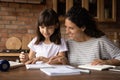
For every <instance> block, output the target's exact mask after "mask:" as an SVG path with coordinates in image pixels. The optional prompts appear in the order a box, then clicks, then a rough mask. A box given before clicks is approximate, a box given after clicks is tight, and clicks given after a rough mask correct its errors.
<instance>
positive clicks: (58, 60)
mask: <svg viewBox="0 0 120 80" xmlns="http://www.w3.org/2000/svg"><path fill="white" fill-rule="evenodd" d="M47 63H48V64H68V60H67V58H66V56H65V52H60V53H58V55H57V56H54V57H51V58H50V59H49V61H48V62H47Z"/></svg>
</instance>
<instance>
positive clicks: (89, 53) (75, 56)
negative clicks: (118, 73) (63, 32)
mask: <svg viewBox="0 0 120 80" xmlns="http://www.w3.org/2000/svg"><path fill="white" fill-rule="evenodd" d="M67 44H68V49H69V51H68V59H69V62H70V64H71V65H80V64H88V63H91V62H92V61H93V60H94V59H105V60H107V59H118V60H120V49H119V48H118V47H117V46H115V45H114V44H113V42H112V41H110V40H109V39H108V38H107V37H106V36H102V37H100V38H92V39H90V40H88V41H85V42H76V41H74V40H68V41H67Z"/></svg>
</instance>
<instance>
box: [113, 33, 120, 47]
mask: <svg viewBox="0 0 120 80" xmlns="http://www.w3.org/2000/svg"><path fill="white" fill-rule="evenodd" d="M113 42H114V43H115V45H116V46H117V47H120V45H119V39H118V33H117V32H114V39H113Z"/></svg>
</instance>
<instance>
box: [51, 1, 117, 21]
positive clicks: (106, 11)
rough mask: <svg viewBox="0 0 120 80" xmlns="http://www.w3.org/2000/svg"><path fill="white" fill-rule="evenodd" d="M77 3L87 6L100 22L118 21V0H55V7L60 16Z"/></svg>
mask: <svg viewBox="0 0 120 80" xmlns="http://www.w3.org/2000/svg"><path fill="white" fill-rule="evenodd" d="M75 5H78V6H82V7H84V8H86V9H87V10H88V11H89V12H90V13H91V15H93V16H94V17H95V19H96V20H97V21H98V22H115V21H116V0H53V9H54V10H55V11H56V12H58V14H59V16H60V18H61V16H62V17H64V14H65V13H66V12H67V11H68V10H69V9H70V8H71V7H72V6H75ZM60 6H62V7H60ZM60 8H61V9H60Z"/></svg>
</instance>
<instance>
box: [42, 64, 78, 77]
mask: <svg viewBox="0 0 120 80" xmlns="http://www.w3.org/2000/svg"><path fill="white" fill-rule="evenodd" d="M40 70H41V71H43V72H44V73H45V74H47V75H49V76H62V75H76V74H80V69H76V68H75V67H72V66H69V65H53V66H52V67H49V68H40Z"/></svg>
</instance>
